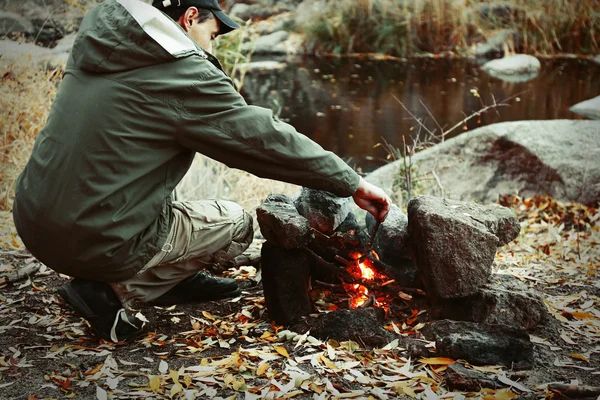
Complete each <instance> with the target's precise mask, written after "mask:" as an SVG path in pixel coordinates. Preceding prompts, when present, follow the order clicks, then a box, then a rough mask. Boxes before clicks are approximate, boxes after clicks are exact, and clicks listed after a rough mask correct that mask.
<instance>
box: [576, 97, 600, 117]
mask: <svg viewBox="0 0 600 400" xmlns="http://www.w3.org/2000/svg"><path fill="white" fill-rule="evenodd" d="M569 111H571V112H574V113H575V114H579V115H582V116H584V117H586V118H589V119H600V96H597V97H594V98H593V99H589V100H586V101H582V102H581V103H577V104H575V105H574V106H573V107H571V108H569Z"/></svg>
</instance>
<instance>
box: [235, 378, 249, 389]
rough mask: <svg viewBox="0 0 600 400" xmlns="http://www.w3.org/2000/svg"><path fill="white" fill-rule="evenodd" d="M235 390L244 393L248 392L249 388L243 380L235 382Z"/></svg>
mask: <svg viewBox="0 0 600 400" xmlns="http://www.w3.org/2000/svg"><path fill="white" fill-rule="evenodd" d="M233 390H237V391H238V392H244V391H246V390H248V386H246V382H244V380H243V379H242V380H240V381H234V382H233Z"/></svg>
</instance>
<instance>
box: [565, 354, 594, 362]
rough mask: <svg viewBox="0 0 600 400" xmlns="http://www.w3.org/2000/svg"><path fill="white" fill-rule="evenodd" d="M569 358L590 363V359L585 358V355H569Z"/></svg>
mask: <svg viewBox="0 0 600 400" xmlns="http://www.w3.org/2000/svg"><path fill="white" fill-rule="evenodd" d="M569 357H571V358H574V359H576V360H581V361H588V362H589V361H590V359H589V358H587V357H586V356H584V355H583V354H569Z"/></svg>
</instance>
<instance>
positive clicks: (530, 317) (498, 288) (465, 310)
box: [429, 274, 548, 331]
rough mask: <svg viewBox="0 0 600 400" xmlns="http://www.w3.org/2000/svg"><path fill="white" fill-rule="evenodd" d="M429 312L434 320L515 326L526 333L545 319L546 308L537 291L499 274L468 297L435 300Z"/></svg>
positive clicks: (546, 317)
mask: <svg viewBox="0 0 600 400" xmlns="http://www.w3.org/2000/svg"><path fill="white" fill-rule="evenodd" d="M429 311H430V313H431V315H432V317H433V318H435V319H442V318H447V319H453V320H459V321H470V322H479V323H485V324H506V325H517V326H520V327H523V328H525V329H527V330H529V331H531V330H533V329H535V328H537V327H539V326H542V325H544V324H545V322H546V321H547V319H548V309H547V308H546V305H545V304H544V302H543V300H542V298H541V297H540V296H539V295H538V294H537V293H536V292H534V291H533V290H530V289H529V288H528V287H527V286H525V285H524V284H522V283H521V282H519V281H518V280H517V279H516V278H514V277H512V276H510V275H502V274H496V275H492V277H491V278H490V283H488V284H486V285H485V286H484V287H482V288H481V289H479V290H478V291H477V292H476V293H475V294H473V295H471V296H468V297H464V298H459V299H444V300H437V301H434V302H433V304H432V307H431V309H430V310H429Z"/></svg>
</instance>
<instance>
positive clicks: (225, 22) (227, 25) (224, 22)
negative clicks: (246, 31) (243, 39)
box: [213, 10, 240, 35]
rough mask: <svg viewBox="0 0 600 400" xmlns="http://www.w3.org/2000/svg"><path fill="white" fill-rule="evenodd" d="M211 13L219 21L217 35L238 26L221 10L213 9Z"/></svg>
mask: <svg viewBox="0 0 600 400" xmlns="http://www.w3.org/2000/svg"><path fill="white" fill-rule="evenodd" d="M213 14H214V15H215V17H217V19H218V20H219V22H221V29H220V30H219V35H224V34H226V33H228V32H231V31H232V30H234V29H237V28H239V27H240V26H239V25H238V24H236V23H235V22H234V21H233V20H232V19H231V18H229V17H228V16H227V14H225V13H224V12H223V11H222V10H219V11H214V10H213Z"/></svg>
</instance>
